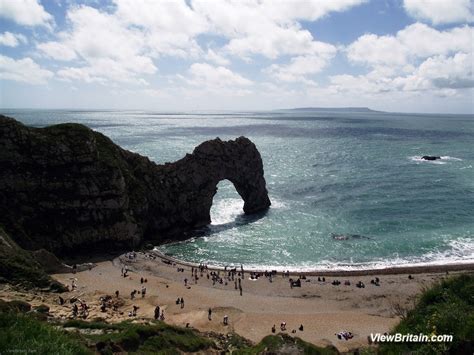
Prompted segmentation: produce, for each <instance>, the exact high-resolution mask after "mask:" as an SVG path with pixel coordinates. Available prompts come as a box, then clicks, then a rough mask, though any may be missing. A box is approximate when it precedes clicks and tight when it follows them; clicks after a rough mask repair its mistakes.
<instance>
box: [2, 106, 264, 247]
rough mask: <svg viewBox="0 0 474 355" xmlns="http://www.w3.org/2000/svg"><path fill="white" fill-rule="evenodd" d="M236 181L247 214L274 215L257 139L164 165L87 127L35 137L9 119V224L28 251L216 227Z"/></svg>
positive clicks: (5, 176) (5, 195)
mask: <svg viewBox="0 0 474 355" xmlns="http://www.w3.org/2000/svg"><path fill="white" fill-rule="evenodd" d="M223 179H228V180H230V181H231V182H232V183H233V184H234V186H235V188H236V190H237V192H238V193H239V194H240V196H242V199H243V200H244V211H245V213H248V214H250V213H255V212H258V211H262V210H265V209H267V208H268V207H269V206H270V200H269V198H268V194H267V190H266V186H265V179H264V175H263V164H262V159H261V157H260V154H259V152H258V150H257V148H256V147H255V145H254V144H253V143H252V142H251V141H250V140H249V139H247V138H244V137H240V138H237V139H236V140H234V141H227V142H223V141H221V140H220V139H219V138H217V139H214V140H211V141H207V142H204V143H202V144H201V145H199V146H198V147H196V149H195V150H194V152H193V153H192V154H187V155H186V156H185V157H184V158H183V159H181V160H179V161H177V162H174V163H167V164H165V165H157V164H155V163H153V162H151V161H150V160H149V159H148V158H146V157H143V156H141V155H139V154H136V153H132V152H129V151H126V150H124V149H121V148H120V147H119V146H117V145H115V144H114V143H113V142H112V141H111V140H110V139H109V138H107V137H106V136H104V135H102V134H100V133H98V132H94V131H92V130H91V129H89V128H87V127H85V126H82V125H79V124H61V125H56V126H50V127H46V128H30V127H26V126H24V125H22V124H21V123H19V122H17V121H15V120H14V119H11V118H7V117H5V116H1V115H0V224H3V225H4V226H5V228H6V230H7V231H9V232H11V234H12V235H15V236H16V237H15V238H16V241H17V242H18V243H19V244H20V245H21V246H22V247H24V248H27V249H39V248H45V249H47V250H50V251H53V252H56V253H62V254H67V253H72V252H78V251H79V252H87V251H88V250H95V251H99V250H112V249H122V248H130V247H133V246H136V245H138V244H139V243H140V242H142V241H143V240H144V239H146V238H153V239H156V240H160V239H161V240H163V239H165V238H169V236H170V235H174V236H177V235H179V234H180V232H182V231H184V230H187V229H190V228H194V227H197V226H202V225H205V224H208V223H210V215H209V212H210V208H211V205H212V199H213V196H214V194H215V193H216V191H217V188H216V186H217V184H218V183H219V181H221V180H223Z"/></svg>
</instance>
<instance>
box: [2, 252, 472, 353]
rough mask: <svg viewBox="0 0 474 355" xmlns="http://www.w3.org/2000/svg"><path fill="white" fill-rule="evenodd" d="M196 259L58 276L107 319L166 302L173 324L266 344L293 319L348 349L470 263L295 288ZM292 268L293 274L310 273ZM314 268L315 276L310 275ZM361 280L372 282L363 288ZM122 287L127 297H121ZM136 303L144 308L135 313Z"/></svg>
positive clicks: (319, 340)
mask: <svg viewBox="0 0 474 355" xmlns="http://www.w3.org/2000/svg"><path fill="white" fill-rule="evenodd" d="M127 254H128V255H127ZM196 265H197V264H193V263H186V262H183V263H181V262H180V261H178V260H177V261H175V259H173V258H170V257H167V256H164V255H160V253H158V252H156V251H151V250H149V251H137V252H135V253H133V254H129V253H125V254H122V255H120V256H117V257H113V258H111V259H108V260H102V261H97V264H96V265H95V267H93V268H84V269H79V268H78V270H77V272H76V273H73V272H72V270H70V271H69V272H66V273H56V274H53V275H52V277H53V278H54V279H56V280H57V281H59V282H61V283H63V284H64V285H71V284H72V282H73V281H74V283H75V285H76V287H75V288H70V291H69V292H67V293H66V294H65V295H63V297H64V298H65V299H66V300H67V299H74V298H80V299H81V300H82V301H84V302H86V303H87V305H88V306H89V315H88V317H87V318H88V319H95V318H97V317H99V318H101V319H103V320H104V321H105V322H107V323H116V322H121V321H124V320H131V321H133V322H147V321H149V320H150V319H153V317H154V310H155V307H156V306H157V305H158V306H160V308H161V310H162V311H164V313H165V322H166V323H167V324H171V325H176V326H180V327H187V326H189V327H191V328H194V329H197V330H199V331H201V332H214V333H217V334H222V335H226V334H229V333H237V334H239V335H241V336H243V337H244V338H246V339H248V340H250V341H251V342H252V343H258V342H259V341H260V340H261V339H263V338H264V337H265V336H267V335H269V334H272V331H271V329H272V326H275V325H277V326H278V325H279V324H281V323H282V322H285V323H286V324H287V329H286V330H282V331H281V333H285V334H287V335H289V336H297V337H299V338H301V339H303V340H305V341H308V342H310V343H312V344H315V345H318V346H326V345H333V346H335V347H336V348H337V349H338V350H339V351H341V352H348V351H355V350H356V349H360V348H362V347H366V346H368V345H369V343H368V340H367V339H368V336H369V335H370V334H372V333H384V332H389V331H390V330H391V329H393V327H394V326H395V325H396V324H397V323H398V322H399V319H400V314H399V313H397V309H401V310H403V309H406V310H409V309H411V308H412V307H413V305H414V303H415V301H416V299H417V297H418V295H420V294H421V292H423V290H425V289H426V288H427V287H430V286H431V285H433V284H434V283H436V282H439V281H441V280H443V279H446V278H447V277H449V276H447V275H446V270H447V269H449V271H451V270H454V269H458V268H461V269H466V268H467V266H466V265H452V266H446V265H445V266H442V267H441V269H440V268H438V269H433V268H430V269H429V272H422V271H426V268H424V269H421V268H418V269H416V270H414V269H413V268H409V269H408V270H409V271H410V272H411V273H412V274H415V272H414V271H417V272H420V273H419V274H417V275H416V276H414V277H411V278H409V277H407V275H405V274H403V272H402V271H406V270H403V269H399V268H397V269H395V270H390V271H389V272H396V273H397V274H387V270H385V272H386V274H385V275H383V274H382V272H383V271H382V270H373V272H374V273H376V274H377V275H378V277H379V278H380V283H379V284H373V283H371V279H373V278H374V276H369V275H370V274H368V272H367V271H364V272H363V273H362V274H354V273H352V274H348V273H341V272H338V273H334V272H333V273H331V274H329V273H326V274H323V273H312V274H309V273H305V274H304V275H307V276H306V277H304V278H303V279H302V281H301V283H300V285H299V286H293V285H290V283H289V278H288V277H286V276H283V275H282V273H279V275H278V276H275V277H272V278H269V277H264V276H263V275H262V277H259V278H252V277H251V275H250V273H251V271H250V270H247V269H245V266H244V273H245V275H236V276H235V279H234V278H233V277H231V275H228V273H226V272H222V271H223V268H213V266H209V267H208V269H203V270H199V269H198V268H195V270H194V271H195V272H194V273H193V270H192V267H194V266H196ZM197 266H198V265H197ZM470 266H472V265H470ZM124 269H127V270H128V272H127V275H126V276H124V275H123V270H124ZM198 270H199V271H198ZM214 270H215V271H214ZM469 270H471V271H467V273H471V274H473V271H472V268H469ZM213 271H214V272H213ZM217 271H220V272H217ZM228 271H229V269H228ZM237 271H240V270H239V268H238V270H237ZM436 271H438V272H436ZM358 272H360V270H359V271H358ZM457 273H458V272H453V273H452V274H451V273H450V275H455V274H457ZM198 274H199V275H198ZM216 274H217V278H218V279H220V281H217V282H214V277H209V276H213V275H214V276H215V275H216ZM290 274H291V276H290V277H293V278H294V277H295V276H296V277H298V276H299V275H302V274H301V273H294V272H293V273H291V272H290ZM313 274H314V275H315V276H310V275H313ZM318 275H320V276H323V275H326V279H325V280H318ZM330 275H333V277H331V276H330ZM359 275H361V276H359ZM342 277H343V278H342ZM338 279H339V281H340V283H339V284H336V285H335V284H334V283H333V281H336V280H338ZM237 281H238V283H239V286H240V283H241V284H242V289H243V291H242V289H241V290H239V288H238V287H237ZM360 282H363V283H364V284H365V286H363V287H362V288H360V287H359V286H357V284H358V283H360ZM142 287H146V297H144V296H141V295H140V296H138V297H133V296H132V295H131V294H132V293H133V291H134V290H138V291H140V289H142ZM239 291H240V292H239ZM115 292H118V293H117V295H118V294H119V295H120V296H114V294H115ZM107 295H108V296H111V297H114V299H115V298H117V299H118V300H119V301H120V305H119V308H118V309H116V310H114V309H110V308H108V309H106V310H105V311H103V310H101V301H100V299H101V297H104V296H107ZM0 298H2V299H7V300H13V299H23V300H25V301H27V302H29V303H31V304H32V305H33V306H39V305H41V304H46V305H48V306H49V307H50V312H49V313H50V315H51V316H52V317H54V318H56V319H58V320H67V319H75V317H74V316H72V315H71V304H70V302H66V303H65V304H63V305H60V304H58V302H57V295H56V294H45V293H40V294H38V295H36V294H31V293H29V294H28V293H27V294H22V293H21V292H17V291H15V290H14V289H11V288H4V289H1V288H0ZM177 298H184V299H185V302H186V303H185V305H184V307H183V306H180V305H179V304H177V303H176V299H177ZM135 306H136V307H135ZM134 307H135V308H136V309H138V314H137V315H136V316H130V312H131V311H132V309H133V308H134ZM209 309H212V320H211V319H209V318H208V310H209ZM224 316H228V317H229V324H228V325H224V324H223V323H222V319H223V317H224ZM300 325H304V331H299V330H298V328H299V327H300ZM341 331H349V332H351V333H352V334H354V338H353V339H350V340H347V341H346V340H344V339H338V337H337V333H339V332H341ZM278 332H280V331H278ZM278 332H277V333H278Z"/></svg>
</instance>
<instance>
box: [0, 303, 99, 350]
mask: <svg viewBox="0 0 474 355" xmlns="http://www.w3.org/2000/svg"><path fill="white" fill-rule="evenodd" d="M0 334H1V336H0V354H7V353H20V354H25V353H30V352H34V353H36V354H45V355H46V354H62V355H68V354H71V355H82V354H92V352H91V351H90V350H88V349H87V348H86V347H85V346H84V345H83V344H81V343H80V342H78V341H77V340H75V339H73V338H72V337H71V336H70V335H69V334H67V333H66V332H64V331H60V330H57V329H55V328H54V327H53V326H51V325H49V324H47V323H45V322H41V321H38V320H36V319H33V318H31V317H29V316H27V315H24V314H21V313H15V312H1V313H0Z"/></svg>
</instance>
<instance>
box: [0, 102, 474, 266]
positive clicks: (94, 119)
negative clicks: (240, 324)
mask: <svg viewBox="0 0 474 355" xmlns="http://www.w3.org/2000/svg"><path fill="white" fill-rule="evenodd" d="M0 111H1V112H0V113H2V114H4V115H7V116H11V117H13V118H15V119H17V120H19V121H21V122H22V123H24V124H26V125H30V126H34V127H44V126H47V125H52V124H58V123H64V122H77V123H81V124H84V125H86V126H88V127H90V128H92V129H94V130H96V131H99V132H101V133H104V134H105V135H107V136H109V137H110V138H111V139H112V140H113V141H114V142H115V143H117V144H119V145H120V146H121V147H122V148H124V149H127V150H130V151H133V152H136V153H139V154H141V155H144V156H147V157H149V158H150V159H151V160H152V161H154V162H156V163H158V164H163V163H165V162H172V161H176V160H178V159H180V158H182V157H184V156H185V154H186V153H191V152H192V151H193V149H194V147H196V146H197V145H199V144H200V143H202V142H203V141H206V140H209V139H213V138H216V137H219V138H221V139H222V140H229V139H235V138H237V137H239V136H246V137H248V138H249V139H251V140H252V141H253V142H254V143H255V144H256V146H257V148H258V150H259V151H260V154H261V155H262V160H263V164H264V171H265V179H266V181H267V189H268V192H269V196H270V199H271V202H272V206H271V207H270V209H269V210H268V211H267V212H265V213H261V214H257V215H252V216H246V215H244V214H243V210H242V206H243V201H242V199H241V198H240V196H239V195H238V194H237V192H236V190H235V188H234V186H233V185H232V183H230V182H229V181H226V180H224V181H221V182H220V183H219V185H218V191H217V193H216V195H215V196H214V201H213V206H212V209H211V220H212V223H211V224H210V225H209V226H206V227H205V228H201V229H198V230H195V231H193V232H192V233H191V234H190V235H189V237H190V238H189V239H187V240H185V241H182V242H173V243H169V244H165V245H160V246H157V248H158V250H159V251H160V252H162V253H165V254H167V255H170V256H173V257H175V258H177V259H181V260H184V261H189V262H196V263H201V262H202V263H206V264H211V265H216V266H225V265H240V264H243V265H245V267H246V268H247V269H269V270H270V269H272V270H273V269H275V270H301V271H309V270H315V269H324V270H328V269H329V270H351V269H365V268H385V267H393V266H410V265H437V264H448V263H471V262H474V168H473V165H474V149H473V143H472V142H474V117H473V116H472V115H456V114H407V113H389V112H378V111H370V110H369V111H361V112H357V111H350V112H341V111H337V110H333V111H331V110H330V109H327V110H323V111H321V110H320V111H316V110H307V109H306V110H275V111H248V112H245V111H239V112H231V111H225V112H224V111H220V112H218V111H212V112H196V111H194V112H175V113H172V112H157V111H139V110H36V109H28V110H26V109H1V110H0ZM424 155H434V156H439V157H440V159H438V160H435V161H425V160H423V159H422V158H421V157H422V156H424Z"/></svg>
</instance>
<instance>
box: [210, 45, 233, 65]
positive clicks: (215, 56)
mask: <svg viewBox="0 0 474 355" xmlns="http://www.w3.org/2000/svg"><path fill="white" fill-rule="evenodd" d="M204 58H205V59H206V60H208V61H210V62H213V63H215V64H217V65H229V64H230V60H228V59H227V58H225V57H223V56H222V55H220V54H219V53H216V52H214V51H213V50H212V49H211V48H209V49H208V50H207V53H206V55H205V56H204Z"/></svg>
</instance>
